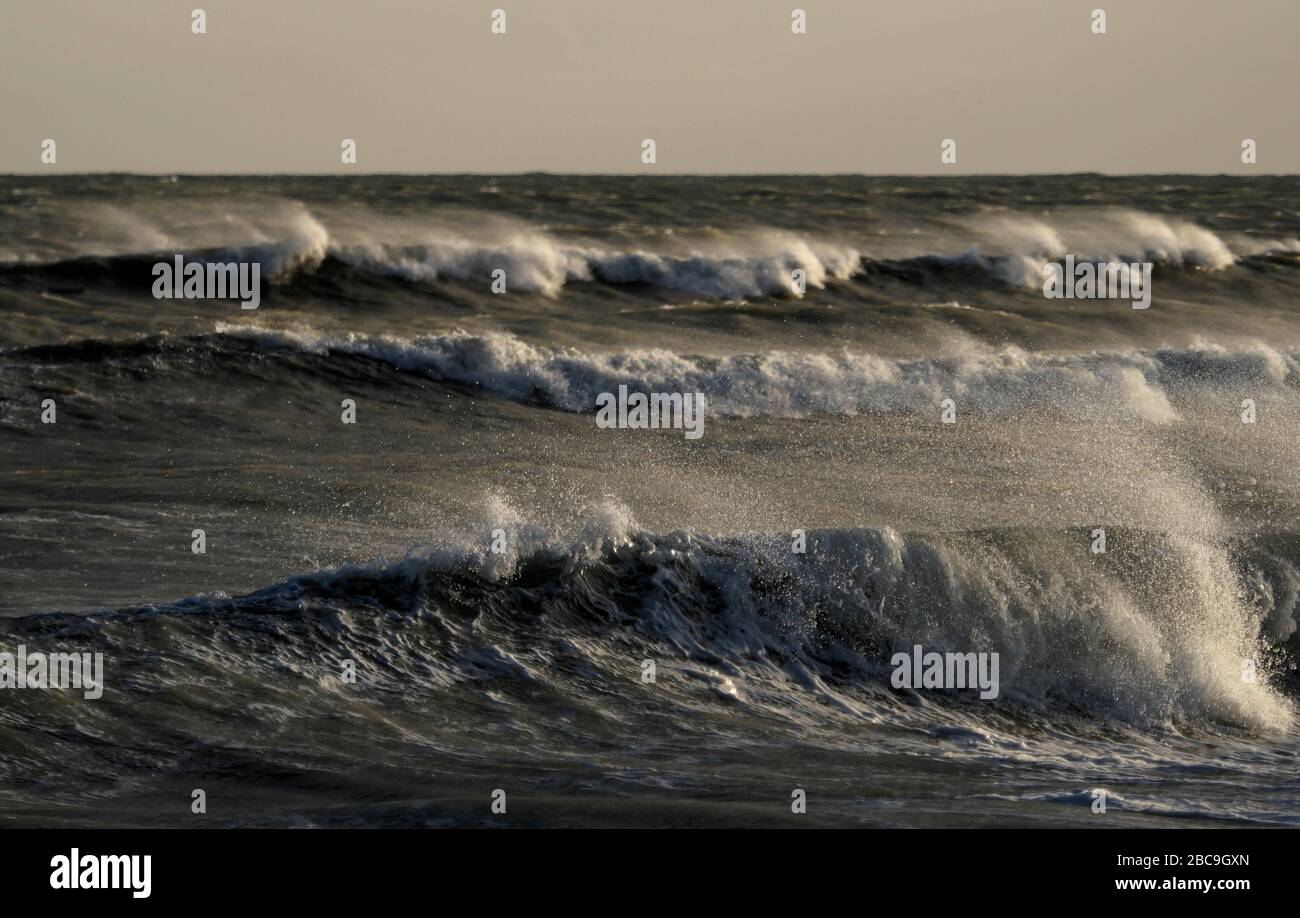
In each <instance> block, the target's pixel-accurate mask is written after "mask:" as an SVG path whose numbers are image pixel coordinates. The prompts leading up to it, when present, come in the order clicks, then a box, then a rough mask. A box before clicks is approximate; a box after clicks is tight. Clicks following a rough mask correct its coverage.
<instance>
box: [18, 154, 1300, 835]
mask: <svg viewBox="0 0 1300 918" xmlns="http://www.w3.org/2000/svg"><path fill="white" fill-rule="evenodd" d="M0 230H2V232H0V469H3V470H4V472H5V474H4V476H3V477H2V478H0V615H3V616H4V617H3V618H0V649H3V650H7V651H11V652H12V651H13V650H14V648H15V647H16V646H17V645H19V644H21V645H23V646H25V647H26V648H28V650H45V651H61V650H68V651H71V650H77V651H87V652H102V653H103V654H104V658H103V659H104V666H105V682H106V688H105V691H104V694H103V697H102V698H100V699H98V700H87V699H85V698H83V697H82V695H81V693H77V692H73V691H55V690H32V689H27V690H19V689H12V690H6V691H3V692H2V693H0V813H2V814H3V819H4V820H6V821H7V822H8V823H9V824H20V825H42V824H85V825H116V824H129V825H136V824H145V825H153V824H182V825H185V824H190V823H191V821H194V820H197V819H200V818H205V819H206V820H207V822H208V823H215V824H221V825H230V824H256V825H336V824H339V825H460V824H471V825H473V824H481V823H506V824H512V825H786V824H790V825H801V824H809V823H816V824H829V825H908V826H917V825H1052V826H1057V825H1063V824H1080V825H1090V826H1096V825H1101V826H1130V825H1186V824H1203V825H1234V824H1268V825H1288V824H1295V823H1297V822H1300V786H1298V784H1297V778H1296V774H1297V764H1298V763H1297V752H1298V751H1300V743H1297V734H1296V726H1295V721H1294V715H1295V701H1294V699H1295V696H1296V691H1295V689H1296V678H1295V673H1294V666H1295V654H1296V650H1297V642H1296V637H1295V634H1296V630H1295V625H1296V621H1295V604H1296V598H1297V589H1298V588H1300V575H1298V574H1297V567H1296V565H1297V563H1300V539H1298V538H1297V536H1298V535H1300V522H1298V516H1300V476H1298V474H1297V471H1296V463H1295V461H1294V456H1295V444H1296V442H1297V440H1296V436H1297V420H1296V419H1297V418H1298V417H1300V414H1297V409H1300V398H1298V397H1297V396H1298V394H1300V375H1298V370H1300V364H1298V363H1297V359H1298V357H1300V319H1298V318H1297V316H1296V312H1295V310H1296V303H1297V302H1298V301H1300V300H1298V295H1300V181H1298V180H1296V179H1292V178H1272V179H1270V178H1264V179H1252V180H1243V179H1229V178H1189V177H1171V176H1158V177H1135V178H1123V179H1116V178H1103V177H1099V176H1072V177H1032V178H1029V177H1021V178H995V177H987V178H964V179H906V178H853V177H840V178H806V177H774V178H765V177H758V178H755V177H745V178H740V177H726V178H671V179H666V178H660V179H649V178H630V177H601V178H596V177H558V176H514V177H499V178H492V177H484V176H442V177H363V178H355V179H354V178H348V179H342V178H301V177H279V178H276V177H268V178H192V177H127V176H92V177H78V176H71V177H59V178H53V179H31V178H15V177H7V178H0ZM176 253H184V255H185V256H186V257H187V258H189V259H191V260H206V261H209V262H217V261H226V260H230V259H240V260H243V261H246V262H248V261H255V262H256V263H257V264H259V265H260V268H261V270H262V272H263V279H264V283H263V287H262V295H261V305H260V307H259V308H258V309H256V310H243V309H240V307H239V304H238V303H236V302H233V301H229V300H225V301H222V300H186V299H156V298H154V296H153V295H152V293H151V290H152V286H153V275H152V270H153V266H154V264H155V263H157V262H158V261H160V260H170V259H171V258H172V257H173V256H174V255H175V254H176ZM1066 255H1073V256H1075V257H1076V258H1077V259H1080V260H1087V261H1089V262H1091V263H1115V262H1143V261H1145V262H1150V263H1153V265H1154V268H1153V282H1152V285H1153V296H1152V300H1151V306H1150V308H1149V309H1132V308H1130V306H1129V304H1128V303H1127V302H1117V301H1115V300H1106V299H1098V300H1090V299H1075V300H1057V299H1048V298H1046V297H1044V295H1043V292H1042V287H1041V276H1042V274H1041V272H1042V268H1043V266H1044V265H1045V264H1049V263H1058V262H1060V261H1061V260H1062V259H1063V258H1064V257H1065V256H1066ZM497 269H503V270H504V271H505V275H504V276H505V279H506V283H507V290H506V292H505V293H501V294H496V293H493V292H492V290H491V283H492V272H493V271H494V270H497ZM796 269H798V270H802V271H803V272H804V274H805V276H806V279H807V289H806V292H803V293H802V294H801V293H799V292H798V291H797V290H796V289H795V288H794V287H793V282H792V272H793V271H794V270H796ZM620 385H626V386H628V387H629V389H631V390H634V391H646V392H651V391H653V392H700V393H703V394H704V395H705V397H706V399H707V405H708V409H707V412H706V416H705V421H704V428H703V430H704V434H703V436H702V437H701V438H699V439H698V440H695V439H688V438H686V437H685V436H683V432H682V431H681V430H606V429H600V428H598V427H597V426H596V424H595V422H594V415H595V404H596V398H597V396H598V395H599V394H600V393H602V392H615V391H617V390H618V387H619V386H620ZM947 398H951V399H952V400H953V402H954V404H955V407H956V412H957V415H956V417H957V420H956V423H954V424H944V423H941V415H940V404H941V402H942V401H943V400H944V399H947ZM45 399H52V400H53V401H54V403H55V405H56V408H57V422H56V423H53V424H43V423H41V415H42V407H41V406H42V402H43V400H45ZM344 399H351V400H352V401H353V402H354V403H355V405H356V423H355V424H343V423H341V419H340V415H341V411H342V408H341V403H342V402H343V400H344ZM1246 399H1249V400H1251V401H1252V402H1253V404H1254V406H1255V411H1256V420H1255V422H1254V423H1251V424H1246V423H1243V422H1242V411H1243V408H1242V403H1243V400H1246ZM1097 528H1104V529H1105V531H1106V535H1107V551H1106V552H1105V553H1104V554H1096V553H1094V552H1093V551H1092V550H1090V549H1091V544H1092V541H1093V531H1094V530H1096V529H1097ZM195 529H203V530H204V532H205V535H206V542H207V544H206V552H205V553H202V554H196V553H194V552H193V551H191V543H192V532H193V530H195ZM794 530H803V531H805V532H806V540H807V550H806V551H805V552H802V553H798V552H795V551H792V550H791V547H792V542H793V541H794V536H793V531H794ZM496 531H500V533H501V538H500V540H499V542H498V547H501V548H503V551H501V552H494V551H493V550H492V544H493V539H494V535H493V534H494V532H496ZM915 644H922V645H924V646H925V648H926V649H927V650H935V651H939V652H963V653H964V652H989V653H993V652H996V653H997V654H999V658H1000V681H1001V692H1000V695H999V697H998V698H997V699H996V700H990V701H981V700H979V698H978V697H977V695H975V694H974V693H971V692H964V691H959V690H954V691H912V690H907V689H894V688H893V687H891V684H890V675H891V671H892V667H891V665H890V659H891V657H892V655H893V654H894V653H895V652H898V651H906V650H909V649H910V648H911V647H912V646H913V645H915ZM349 661H350V664H351V665H355V668H356V673H357V679H356V682H355V683H349V682H345V681H344V680H343V679H341V678H340V674H341V673H342V672H343V670H344V667H345V665H347V664H348V663H349ZM646 661H652V662H653V663H654V664H655V672H656V676H655V680H654V681H653V682H646V681H643V665H644V664H645V662H646ZM1243 661H1250V663H1251V664H1252V665H1253V666H1255V667H1257V669H1258V677H1257V679H1256V680H1255V681H1253V682H1250V681H1245V680H1243V678H1242V672H1243ZM195 788H202V789H204V790H205V791H206V792H207V795H208V815H207V816H206V817H198V816H194V815H192V814H191V812H190V799H191V791H192V790H193V789H195ZM795 788H801V789H804V790H805V791H806V792H807V796H808V801H809V805H808V812H807V814H805V815H794V814H792V813H791V810H790V801H791V791H792V790H793V789H795ZM495 789H502V790H504V791H506V794H507V797H508V801H509V804H508V809H507V812H506V813H505V814H492V813H491V812H490V810H489V804H490V802H491V793H492V791H493V790H495ZM1095 789H1105V790H1107V791H1108V794H1109V796H1108V810H1107V813H1106V814H1105V815H1094V813H1093V812H1092V809H1091V804H1092V802H1093V791H1094V790H1095Z"/></svg>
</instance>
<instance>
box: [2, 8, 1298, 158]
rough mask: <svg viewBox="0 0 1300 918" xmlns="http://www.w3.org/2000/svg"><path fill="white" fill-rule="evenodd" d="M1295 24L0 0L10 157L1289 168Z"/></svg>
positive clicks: (1193, 12) (1281, 14)
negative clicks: (345, 143)
mask: <svg viewBox="0 0 1300 918" xmlns="http://www.w3.org/2000/svg"><path fill="white" fill-rule="evenodd" d="M196 7H197V8H202V9H203V10H205V11H206V13H207V34H206V35H195V34H193V33H192V32H191V28H190V22H191V10H192V9H194V8H196ZM796 7H797V8H802V9H804V10H806V11H807V16H808V32H807V34H806V35H795V34H792V32H791V29H790V23H791V19H790V14H791V11H792V10H793V9H795V8H796ZM495 8H501V9H504V10H505V12H506V15H507V20H506V21H507V32H506V34H505V35H494V34H492V33H491V31H490V28H489V26H490V21H491V14H492V10H493V9H495ZM1095 8H1101V9H1104V10H1105V11H1106V15H1107V27H1108V34H1106V35H1094V34H1093V33H1092V31H1091V22H1092V18H1091V16H1092V10H1093V9H1095ZM1298 37H1300V0H1084V2H1075V0H782V2H770V0H638V2H633V0H482V2H477V0H184V2H175V0H173V2H168V0H113V2H105V0H2V3H0V125H2V126H3V127H2V129H0V172H43V171H55V170H57V171H63V172H81V171H100V170H124V171H138V172H339V171H360V172H386V171H403V172H462V171H468V172H519V171H529V170H547V171H552V172H648V171H654V172H665V173H667V172H862V173H939V172H1008V173H1012V172H1078V171H1097V172H1210V173H1217V172H1259V173H1294V172H1297V171H1300V114H1298V109H1300V104H1298V99H1297V97H1298V96H1300V63H1297V51H1296V42H1297V38H1298ZM45 138H53V139H55V140H56V142H57V144H58V146H57V153H58V163H57V165H54V166H43V165H42V164H41V162H40V152H41V142H42V141H43V140H44V139H45ZM344 138H353V139H355V140H356V142H357V164H356V165H355V166H344V165H342V164H341V162H340V156H339V154H340V143H341V141H342V140H343V139H344ZM644 138H653V139H654V140H655V141H656V144H657V155H658V162H657V163H656V164H655V165H653V166H646V165H643V164H642V163H641V157H640V154H641V141H642V140H643V139H644ZM945 138H953V139H955V140H956V141H957V153H958V161H957V165H955V166H943V165H942V164H941V163H940V161H939V152H940V143H941V142H942V141H943V140H944V139H945ZM1244 138H1253V139H1254V140H1255V141H1257V143H1258V164H1257V165H1255V166H1245V165H1243V164H1242V162H1241V142H1242V140H1243V139H1244Z"/></svg>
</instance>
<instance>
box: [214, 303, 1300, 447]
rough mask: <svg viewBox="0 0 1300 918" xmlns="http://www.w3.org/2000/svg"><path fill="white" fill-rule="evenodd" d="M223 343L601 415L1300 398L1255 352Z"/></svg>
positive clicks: (1161, 415) (1142, 414)
mask: <svg viewBox="0 0 1300 918" xmlns="http://www.w3.org/2000/svg"><path fill="white" fill-rule="evenodd" d="M218 330H219V333H221V334H226V335H230V336H234V337H240V338H246V339H251V340H253V341H255V342H257V343H258V344H259V345H261V346H263V347H267V348H272V349H276V348H288V349H292V350H295V351H304V352H308V353H315V354H344V355H355V356H362V357H367V358H370V359H374V360H379V361H382V362H384V363H387V364H389V365H391V366H393V367H395V368H398V369H401V370H404V371H409V372H416V373H423V374H425V375H428V376H430V377H432V378H434V379H438V380H442V381H447V382H454V383H462V384H469V385H474V386H479V387H481V388H483V389H486V390H487V391H489V392H492V393H493V394H495V395H498V396H501V397H503V398H507V399H512V400H516V401H526V402H535V401H538V400H541V401H543V402H544V403H545V404H547V405H550V406H552V407H556V408H561V409H564V410H568V411H589V410H594V409H593V406H594V405H595V399H596V396H597V395H598V394H599V393H602V392H613V391H617V388H618V386H620V385H626V386H628V387H629V388H630V389H632V390H636V391H645V392H703V393H704V394H705V395H706V396H707V398H708V405H709V411H710V413H713V414H718V415H724V416H731V417H752V416H785V417H803V416H808V415H811V414H846V415H853V414H858V413H864V412H876V411H883V412H888V411H918V410H919V411H930V410H933V409H934V407H935V406H936V405H938V404H939V402H940V401H942V400H943V399H945V398H952V399H954V400H955V401H956V402H958V404H960V405H962V406H963V407H964V408H973V409H975V410H978V411H984V412H1018V411H1024V410H1029V409H1033V408H1036V407H1037V408H1052V409H1055V410H1059V411H1060V412H1061V413H1062V414H1066V415H1078V414H1079V413H1081V412H1083V413H1098V414H1120V415H1128V416H1131V417H1135V418H1140V419H1143V420H1146V421H1151V422H1155V423H1164V422H1167V421H1172V420H1174V419H1175V418H1176V417H1177V413H1176V411H1175V410H1174V408H1173V407H1172V405H1171V403H1170V400H1169V397H1170V395H1171V394H1172V393H1173V392H1175V391H1182V390H1187V389H1192V388H1196V387H1205V386H1217V385H1222V384H1226V383H1233V384H1237V383H1241V382H1251V383H1255V384H1259V385H1262V386H1270V387H1271V386H1279V385H1284V384H1286V385H1293V384H1295V382H1296V381H1297V379H1300V354H1292V353H1286V352H1282V351H1278V350H1275V349H1273V348H1270V347H1267V346H1265V345H1263V344H1260V345H1257V346H1256V347H1255V348H1254V349H1252V350H1237V351H1230V350H1228V349H1226V348H1223V347H1219V346H1213V345H1205V346H1202V347H1197V348H1184V349H1175V348H1170V349H1162V350H1156V351H1150V352H1147V351H1139V350H1132V351H1118V352H1093V353H1090V354H1071V355H1054V354H1041V353H1033V352H1029V351H1025V350H1022V349H1020V348H1016V347H1008V348H1005V349H1002V350H1000V351H986V352H983V353H978V354H972V355H970V356H966V357H952V358H948V359H936V358H927V359H915V360H900V359H888V358H883V357H878V356H875V355H871V354H862V353H852V352H849V351H843V352H840V353H831V354H826V353H803V352H796V351H784V350H779V351H767V352H762V353H753V354H736V355H730V356H723V357H711V356H697V355H687V354H679V353H676V352H673V351H668V350H664V349H651V348H644V349H636V350H629V351H616V352H610V353H597V352H584V351H578V350H574V349H554V348H546V347H542V346H539V345H534V344H530V343H528V342H526V341H524V340H522V339H520V338H517V337H515V336H513V335H510V334H507V333H487V334H479V335H473V334H468V333H463V332H455V333H451V334H446V335H433V336H427V337H421V338H412V339H401V338H395V337H367V336H360V335H329V334H323V333H320V332H316V331H311V330H269V329H265V328H260V327H254V326H247V325H232V324H225V323H222V324H220V325H219V326H218Z"/></svg>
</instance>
